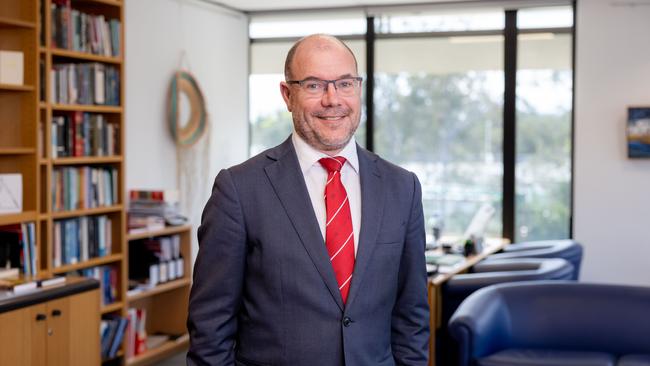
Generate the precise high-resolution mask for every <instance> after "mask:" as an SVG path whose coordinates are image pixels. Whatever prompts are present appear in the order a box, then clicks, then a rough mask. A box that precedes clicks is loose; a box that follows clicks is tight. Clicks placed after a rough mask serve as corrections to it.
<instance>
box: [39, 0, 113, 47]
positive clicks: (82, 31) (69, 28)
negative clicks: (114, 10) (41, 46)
mask: <svg viewBox="0 0 650 366" xmlns="http://www.w3.org/2000/svg"><path fill="white" fill-rule="evenodd" d="M70 3H71V1H70V0H54V1H53V3H52V5H51V12H52V18H51V22H52V23H51V25H52V32H51V35H52V44H53V45H54V47H58V48H64V49H70V50H74V51H79V52H87V53H92V54H95V55H103V56H119V54H120V21H119V20H117V19H106V18H105V17H104V16H103V15H92V14H87V13H84V12H81V11H79V10H77V9H73V8H72V6H71V4H70Z"/></svg>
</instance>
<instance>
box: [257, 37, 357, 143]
mask: <svg viewBox="0 0 650 366" xmlns="http://www.w3.org/2000/svg"><path fill="white" fill-rule="evenodd" d="M345 43H346V44H347V45H348V47H350V49H352V52H354V54H355V56H356V57H357V63H358V67H359V72H360V76H362V77H364V78H365V72H364V71H365V67H366V58H365V41H347V42H345ZM292 45H293V43H289V42H270V43H263V42H260V43H253V44H251V74H250V76H249V79H248V80H249V118H250V136H251V143H250V148H249V152H250V155H251V156H253V155H256V154H258V153H260V152H262V151H264V150H266V149H268V148H270V147H273V146H276V145H278V144H280V143H281V142H282V141H284V140H285V139H286V138H287V136H289V134H290V133H291V131H292V130H293V121H292V119H291V114H290V113H289V112H288V111H287V106H286V105H285V104H284V100H283V99H282V95H281V94H280V81H282V80H284V59H285V57H286V56H287V52H288V51H289V49H290V48H291V46H292ZM364 89H365V87H364ZM364 94H365V90H364ZM364 105H365V104H364ZM355 136H356V139H357V142H358V143H359V144H361V146H365V107H364V111H362V117H361V124H360V126H359V129H358V130H357V133H356V134H355Z"/></svg>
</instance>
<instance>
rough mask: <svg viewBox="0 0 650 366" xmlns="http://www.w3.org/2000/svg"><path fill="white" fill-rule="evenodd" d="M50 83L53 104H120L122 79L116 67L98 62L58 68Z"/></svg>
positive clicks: (52, 74)
mask: <svg viewBox="0 0 650 366" xmlns="http://www.w3.org/2000/svg"><path fill="white" fill-rule="evenodd" d="M50 81H51V83H50V85H51V89H50V92H51V97H52V102H53V103H60V104H98V105H119V104H120V75H119V71H118V70H117V68H116V67H113V66H109V65H104V64H101V63H97V62H88V63H77V64H74V63H67V64H55V65H54V66H53V67H52V70H50Z"/></svg>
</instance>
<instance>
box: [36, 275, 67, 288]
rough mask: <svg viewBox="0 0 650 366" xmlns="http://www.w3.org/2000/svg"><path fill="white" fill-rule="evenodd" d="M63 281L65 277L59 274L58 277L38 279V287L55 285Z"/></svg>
mask: <svg viewBox="0 0 650 366" xmlns="http://www.w3.org/2000/svg"><path fill="white" fill-rule="evenodd" d="M64 283H65V277H63V276H59V277H52V278H48V279H45V280H41V281H40V283H39V284H40V287H50V286H57V285H61V284H64Z"/></svg>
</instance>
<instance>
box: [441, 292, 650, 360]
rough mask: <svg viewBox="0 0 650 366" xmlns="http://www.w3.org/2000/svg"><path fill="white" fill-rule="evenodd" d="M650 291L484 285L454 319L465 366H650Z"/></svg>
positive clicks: (452, 330)
mask: <svg viewBox="0 0 650 366" xmlns="http://www.w3.org/2000/svg"><path fill="white" fill-rule="evenodd" d="M648 311H650V288H645V287H632V286H617V285H597V284H585V283H576V282H565V281H561V282H558V281H555V282H553V281H541V282H540V281H536V282H518V283H509V284H501V285H495V286H490V287H486V288H483V289H481V290H479V291H476V292H475V293H474V294H472V295H471V296H469V297H468V298H467V299H466V300H465V301H464V302H463V303H462V304H461V305H460V307H459V308H458V310H457V311H456V312H455V313H454V315H453V316H452V318H451V320H450V322H449V331H450V333H451V335H452V336H453V337H454V338H455V339H456V340H457V341H458V344H459V346H460V353H459V356H460V360H459V363H458V364H459V365H462V366H468V365H476V366H506V365H507V366H511V365H535V366H546V365H549V366H551V365H553V366H559V365H562V366H576V365H585V366H601V365H602V366H640V365H646V366H647V365H650V316H649V314H648Z"/></svg>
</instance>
